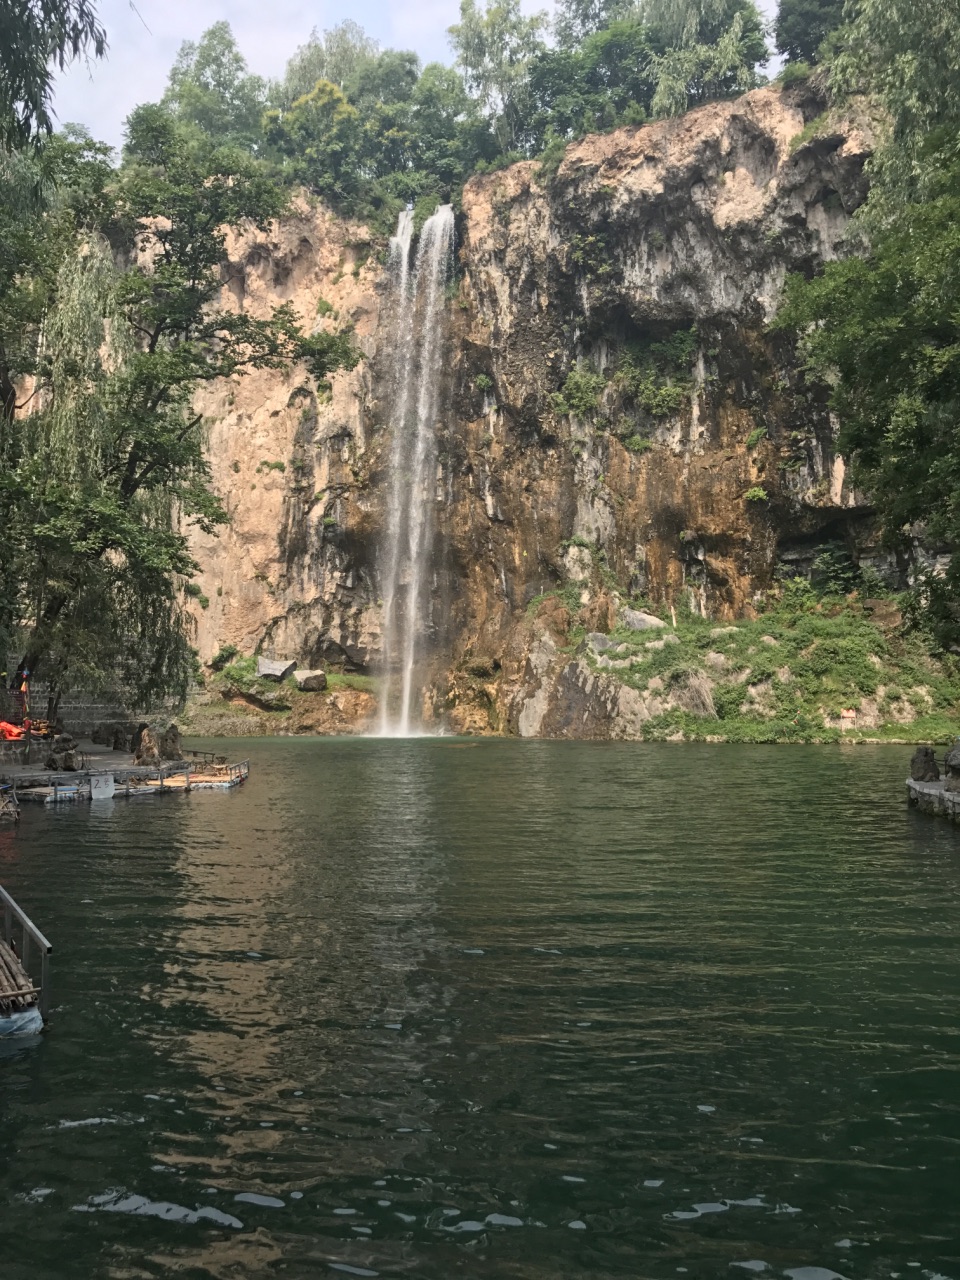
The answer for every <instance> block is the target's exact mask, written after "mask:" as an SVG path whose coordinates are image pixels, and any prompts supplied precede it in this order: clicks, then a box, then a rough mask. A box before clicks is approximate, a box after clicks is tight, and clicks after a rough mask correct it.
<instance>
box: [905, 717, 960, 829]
mask: <svg viewBox="0 0 960 1280" xmlns="http://www.w3.org/2000/svg"><path fill="white" fill-rule="evenodd" d="M943 765H944V768H943V776H942V777H941V774H940V768H939V766H938V764H937V759H936V756H935V754H934V752H933V749H932V748H931V747H918V748H917V750H916V751H915V752H914V756H913V759H912V761H911V762H910V777H909V778H908V779H907V799H908V800H909V802H910V804H912V805H915V806H916V808H918V809H921V810H923V812H924V813H935V814H940V815H941V816H943V817H945V818H949V819H950V821H951V822H960V738H957V739H956V741H955V742H954V745H953V746H952V747H951V748H950V750H949V751H948V752H947V754H946V756H945V757H944V762H943Z"/></svg>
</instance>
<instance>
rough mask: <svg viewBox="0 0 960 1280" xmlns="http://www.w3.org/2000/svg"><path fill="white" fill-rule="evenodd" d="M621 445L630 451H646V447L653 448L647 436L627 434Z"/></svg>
mask: <svg viewBox="0 0 960 1280" xmlns="http://www.w3.org/2000/svg"><path fill="white" fill-rule="evenodd" d="M623 447H624V448H625V449H629V450H630V452H631V453H646V452H647V450H648V449H652V448H653V441H652V440H650V439H649V438H648V437H647V436H637V435H633V436H627V438H626V440H624V442H623Z"/></svg>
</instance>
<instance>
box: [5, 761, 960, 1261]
mask: <svg viewBox="0 0 960 1280" xmlns="http://www.w3.org/2000/svg"><path fill="white" fill-rule="evenodd" d="M250 751H251V754H252V756H253V765H254V773H253V777H252V779H251V781H250V783H249V784H248V785H247V786H246V787H245V788H243V789H242V790H240V791H239V792H237V793H233V794H231V795H229V796H220V795H210V794H197V795H194V796H191V797H178V798H170V799H168V800H161V799H158V800H156V801H150V802H144V803H143V804H141V805H135V804H132V803H125V802H122V801H118V802H116V803H114V804H112V805H106V806H102V807H101V806H97V807H95V808H94V809H93V810H81V811H74V812H62V813H37V814H33V813H31V814H27V815H25V818H24V821H23V823H22V825H21V829H20V831H19V832H18V833H17V834H16V835H13V834H12V833H0V836H3V837H7V836H8V835H9V838H4V839H3V841H2V843H0V876H2V877H3V879H4V880H5V881H6V882H9V883H10V885H11V888H12V889H13V891H14V892H15V893H16V894H17V896H18V897H19V898H21V899H22V901H23V905H24V906H25V907H26V908H27V909H28V910H29V911H31V912H32V913H33V914H34V915H35V918H36V919H37V920H38V922H40V923H41V925H42V927H44V929H45V930H46V931H47V932H48V933H49V934H50V935H51V936H52V937H53V939H54V941H55V944H56V959H57V961H58V967H57V970H56V989H55V1003H56V1006H57V1007H56V1009H55V1013H54V1025H53V1028H52V1030H51V1032H50V1033H49V1034H48V1035H47V1036H46V1037H45V1038H44V1039H43V1041H42V1042H40V1043H32V1044H29V1045H23V1046H18V1047H13V1048H11V1047H9V1046H7V1047H5V1048H4V1051H3V1056H2V1057H0V1123H2V1125H3V1133H4V1135H5V1137H6V1141H5V1142H4V1144H3V1148H2V1151H0V1196H2V1203H3V1214H4V1219H3V1220H4V1225H5V1228H6V1230H5V1233H4V1236H5V1240H4V1254H3V1257H4V1265H3V1268H2V1269H0V1273H2V1275H3V1276H4V1280H6V1278H7V1277H15V1278H16V1280H19V1278H20V1277H24V1278H26V1277H30V1280H37V1278H43V1277H47V1276H49V1277H57V1278H58V1280H60V1278H61V1277H72V1276H77V1277H81V1276H82V1277H90V1276H100V1275H103V1276H109V1277H118V1278H119V1277H154V1276H166V1275H170V1274H174V1273H175V1274H177V1275H185V1276H191V1277H192V1276H196V1277H207V1276H210V1277H221V1276H222V1277H228V1276H229V1277H237V1276H250V1277H254V1276H257V1277H259V1276H271V1275H273V1274H274V1273H275V1272H276V1273H279V1272H281V1271H283V1272H284V1273H285V1274H289V1275H292V1276H297V1277H299V1276H314V1275H325V1274H331V1275H337V1274H347V1275H406V1276H414V1277H418V1278H420V1277H423V1278H425V1280H434V1278H435V1280H440V1278H443V1280H446V1277H448V1276H451V1275H465V1276H477V1277H481V1276H486V1277H518V1278H524V1280H548V1278H549V1280H553V1278H554V1277H580V1276H583V1277H608V1276H641V1275H643V1276H646V1275H651V1276H667V1275H671V1276H672V1275H676V1274H678V1273H679V1274H688V1275H691V1276H713V1275H717V1274H720V1273H727V1272H728V1269H729V1268H731V1267H732V1268H734V1271H732V1272H729V1273H730V1274H742V1273H743V1272H744V1271H746V1272H755V1273H757V1274H767V1275H769V1276H785V1275H786V1276H791V1277H795V1278H796V1280H827V1277H829V1276H831V1275H841V1276H847V1277H851V1280H853V1278H855V1277H857V1278H858V1277H863V1278H864V1280H866V1277H874V1276H886V1275H888V1274H892V1273H895V1272H900V1273H901V1274H903V1275H908V1274H911V1273H913V1274H917V1275H926V1276H927V1277H928V1280H932V1278H933V1277H934V1276H936V1275H938V1274H939V1275H941V1276H947V1277H949V1278H950V1280H960V1263H958V1250H960V1241H958V1238H957V1237H958V1230H960V1208H958V1205H957V1199H956V1194H955V1191H954V1177H955V1152H956V1147H957V1143H958V1141H960V1119H958V1112H960V1094H958V1090H957V1081H958V1066H960V1045H958V1035H960V1032H958V1030H957V1028H958V1012H960V1008H958V1006H960V983H958V978H960V955H958V952H957V948H956V946H955V943H956V938H957V933H958V926H960V832H957V831H955V830H954V829H953V828H951V827H949V826H947V825H946V824H940V823H937V822H933V821H930V820H929V819H926V818H924V817H923V816H922V815H916V814H911V813H908V812H907V811H906V809H905V808H904V806H903V804H902V799H901V791H900V788H901V785H902V773H903V770H904V758H905V756H906V754H908V753H906V752H904V750H903V749H875V750H874V749H859V750H857V751H843V750H839V749H837V750H834V749H815V748H810V749H806V748H790V749H786V748H784V749H775V748H770V749H767V748H742V749H741V748H732V747H731V748H721V749H715V748H714V749H711V748H699V747H689V746H688V747H679V748H677V747H670V746H637V745H627V744H573V743H509V742H484V743H470V744H465V743H458V742H453V741H443V740H430V739H413V740H406V741H404V740H382V741H377V740H358V741H349V742H336V741H322V740H321V741H297V740H281V741H277V742H260V743H255V744H253V745H252V746H251V747H250Z"/></svg>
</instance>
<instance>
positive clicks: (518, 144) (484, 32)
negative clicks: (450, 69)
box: [449, 0, 546, 153]
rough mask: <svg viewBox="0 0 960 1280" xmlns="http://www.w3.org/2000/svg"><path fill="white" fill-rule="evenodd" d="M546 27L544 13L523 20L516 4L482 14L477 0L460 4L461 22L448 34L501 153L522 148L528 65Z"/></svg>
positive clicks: (493, 5) (493, 6) (493, 1)
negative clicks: (477, 5)
mask: <svg viewBox="0 0 960 1280" xmlns="http://www.w3.org/2000/svg"><path fill="white" fill-rule="evenodd" d="M545 25H546V14H544V13H535V14H532V15H531V16H530V17H525V16H524V14H523V13H522V12H521V9H520V0H499V2H498V0H488V3H487V8H486V10H485V11H484V12H483V13H481V12H480V11H479V10H478V9H477V7H476V0H460V21H459V23H458V24H457V25H456V26H453V27H450V29H449V30H450V39H451V42H452V43H453V47H454V50H455V52H456V55H457V63H458V64H459V66H460V67H461V69H462V71H463V77H464V80H465V82H466V84H467V87H468V88H469V89H472V90H473V92H474V93H475V94H476V95H477V97H478V98H479V100H480V104H481V107H482V109H483V110H484V111H485V112H486V114H487V116H488V118H489V119H490V121H491V123H492V125H493V128H494V131H495V133H496V135H497V140H498V142H499V143H500V147H501V150H502V151H503V152H505V153H509V152H512V151H517V150H520V149H522V147H523V145H524V141H525V133H526V129H525V125H526V120H527V118H528V115H529V108H530V95H529V78H528V70H529V64H530V60H531V58H533V57H534V56H535V55H536V54H537V53H539V52H540V51H541V50H542V49H543V48H544V45H543V41H542V40H541V39H540V33H541V32H542V31H543V30H544V27H545Z"/></svg>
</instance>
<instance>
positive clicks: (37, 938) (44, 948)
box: [0, 887, 53, 1019]
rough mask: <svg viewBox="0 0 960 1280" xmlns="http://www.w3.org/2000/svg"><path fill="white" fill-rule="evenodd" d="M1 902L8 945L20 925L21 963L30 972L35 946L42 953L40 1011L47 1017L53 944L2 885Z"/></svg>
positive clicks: (13, 938)
mask: <svg viewBox="0 0 960 1280" xmlns="http://www.w3.org/2000/svg"><path fill="white" fill-rule="evenodd" d="M0 904H2V906H3V940H4V942H6V943H7V944H8V945H9V944H10V943H12V942H15V941H16V938H15V936H14V930H15V929H16V928H17V927H18V926H19V930H20V934H21V938H20V963H21V964H22V965H23V967H24V969H25V971H26V972H27V973H28V974H29V973H30V964H31V962H32V960H33V950H34V948H36V949H37V951H38V952H39V954H40V1013H41V1015H42V1017H43V1018H44V1019H46V1016H47V1008H48V1005H49V1000H50V955H51V953H52V952H53V946H52V944H51V943H50V942H48V941H47V939H46V938H45V937H44V936H43V934H42V933H41V932H40V930H39V929H38V928H37V926H36V925H35V924H34V923H33V921H32V920H31V919H30V917H29V916H28V915H27V913H26V912H25V911H22V910H21V909H20V907H18V906H17V904H16V903H15V902H14V900H13V899H12V898H11V897H10V895H9V893H7V891H6V889H4V888H2V887H0Z"/></svg>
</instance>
